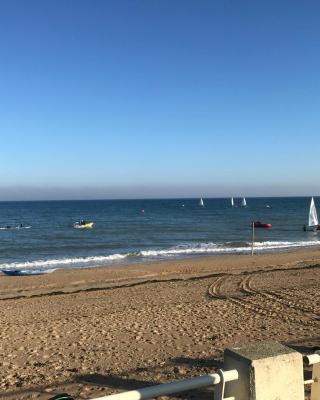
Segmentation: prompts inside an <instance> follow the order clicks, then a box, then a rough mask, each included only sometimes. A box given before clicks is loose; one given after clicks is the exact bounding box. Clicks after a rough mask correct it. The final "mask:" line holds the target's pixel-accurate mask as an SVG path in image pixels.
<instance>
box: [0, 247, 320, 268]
mask: <svg viewBox="0 0 320 400" xmlns="http://www.w3.org/2000/svg"><path fill="white" fill-rule="evenodd" d="M311 246H320V241H319V240H315V241H291V242H290V241H263V242H255V243H254V248H255V252H259V253H263V252H270V251H276V250H285V249H288V250H289V249H290V248H298V247H311ZM250 251H251V243H250V242H224V243H214V242H208V243H185V244H181V245H178V246H174V247H171V248H166V249H150V250H141V251H137V252H130V253H124V254H119V253H115V254H109V255H101V256H90V257H74V258H61V259H49V260H36V261H26V262H13V263H4V264H0V270H10V269H11V270H23V271H26V273H27V271H29V272H30V273H39V271H42V272H44V271H47V272H49V271H52V270H53V269H61V268H78V267H91V266H92V267H94V266H102V265H111V264H117V263H118V264H119V263H123V262H126V261H127V260H128V259H130V260H131V261H133V260H134V261H147V260H156V259H166V258H178V257H183V256H188V255H203V254H207V255H210V254H212V255H214V254H217V255H218V254H246V253H247V254H248V253H250ZM35 271H38V272H35Z"/></svg>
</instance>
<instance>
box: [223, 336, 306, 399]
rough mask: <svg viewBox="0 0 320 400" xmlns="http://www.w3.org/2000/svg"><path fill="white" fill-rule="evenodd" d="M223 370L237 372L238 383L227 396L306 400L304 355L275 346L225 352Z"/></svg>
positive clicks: (229, 387)
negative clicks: (234, 370) (235, 370)
mask: <svg viewBox="0 0 320 400" xmlns="http://www.w3.org/2000/svg"><path fill="white" fill-rule="evenodd" d="M224 368H225V369H237V370H238V373H239V379H238V380H237V381H234V382H229V383H228V384H227V385H226V391H225V395H226V397H227V396H231V395H232V396H235V398H236V399H237V400H289V399H290V400H304V383H303V362H302V355H301V354H300V353H298V352H296V351H295V350H292V349H290V348H288V347H286V346H283V345H281V344H279V343H276V342H260V343H252V344H247V345H243V346H241V347H235V348H230V349H226V350H225V352H224Z"/></svg>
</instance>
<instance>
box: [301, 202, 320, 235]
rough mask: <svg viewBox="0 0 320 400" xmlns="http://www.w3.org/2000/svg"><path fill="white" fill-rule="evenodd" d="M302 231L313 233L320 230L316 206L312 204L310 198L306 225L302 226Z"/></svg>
mask: <svg viewBox="0 0 320 400" xmlns="http://www.w3.org/2000/svg"><path fill="white" fill-rule="evenodd" d="M303 230H304V231H313V232H315V231H319V230H320V225H319V221H318V215H317V209H316V205H315V203H314V198H313V197H311V201H310V208H309V219H308V225H304V226H303Z"/></svg>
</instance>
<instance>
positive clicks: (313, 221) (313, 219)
mask: <svg viewBox="0 0 320 400" xmlns="http://www.w3.org/2000/svg"><path fill="white" fill-rule="evenodd" d="M308 225H309V226H317V225H318V216H317V210H316V206H315V204H314V200H313V197H311V202H310V210H309V224H308Z"/></svg>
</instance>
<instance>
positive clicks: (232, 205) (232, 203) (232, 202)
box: [230, 197, 234, 207]
mask: <svg viewBox="0 0 320 400" xmlns="http://www.w3.org/2000/svg"><path fill="white" fill-rule="evenodd" d="M230 201H231V207H234V201H233V197H231V200H230Z"/></svg>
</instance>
